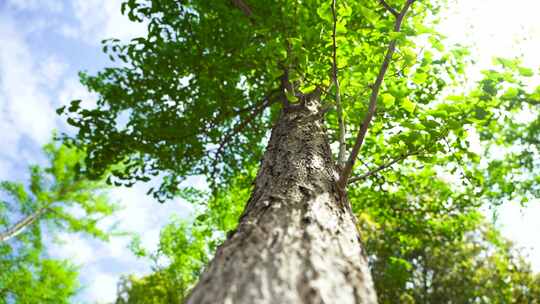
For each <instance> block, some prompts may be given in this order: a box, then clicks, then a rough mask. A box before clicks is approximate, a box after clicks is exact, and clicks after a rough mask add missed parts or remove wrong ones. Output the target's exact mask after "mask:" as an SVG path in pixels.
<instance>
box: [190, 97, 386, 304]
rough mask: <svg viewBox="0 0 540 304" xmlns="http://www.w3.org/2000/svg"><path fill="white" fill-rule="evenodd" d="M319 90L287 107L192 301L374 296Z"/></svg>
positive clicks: (345, 303) (242, 303) (345, 301)
mask: <svg viewBox="0 0 540 304" xmlns="http://www.w3.org/2000/svg"><path fill="white" fill-rule="evenodd" d="M320 107H321V106H320V102H319V101H318V97H317V98H315V97H309V96H308V97H306V103H305V107H303V108H301V109H295V110H294V111H292V110H291V111H287V110H284V111H283V112H282V114H281V117H280V119H279V121H278V122H277V124H276V126H275V127H274V129H273V130H272V136H271V138H270V141H269V143H268V147H267V151H266V152H265V155H264V160H263V162H262V165H261V168H260V170H259V172H258V175H257V178H256V181H255V188H254V190H253V193H252V194H251V198H250V199H249V201H248V203H247V205H246V208H245V210H244V214H243V215H242V217H241V218H240V223H239V225H238V228H237V230H236V231H235V232H234V233H233V234H232V235H230V236H229V237H228V239H227V240H226V241H225V242H224V243H223V245H222V246H220V247H219V249H218V250H217V252H216V254H215V257H214V259H213V260H212V261H211V262H210V264H209V265H208V267H207V269H206V271H205V272H204V273H203V275H202V276H201V277H200V279H199V282H198V284H197V285H196V286H195V288H194V289H193V291H192V293H191V295H190V297H189V299H188V301H187V303H189V304H217V303H224V304H225V303H227V304H229V303H230V304H258V303H263V304H264V303H268V304H286V303H339V304H349V303H355V304H358V303H362V304H368V303H369V304H375V303H377V299H376V295H375V291H374V287H373V283H372V279H371V274H370V272H369V269H368V265H367V260H366V257H365V255H364V254H363V251H362V247H361V244H360V238H359V234H358V230H357V228H356V220H355V217H354V215H353V214H352V212H351V210H350V206H349V202H348V200H347V198H346V195H345V194H343V193H341V192H340V191H339V190H338V187H337V178H338V173H337V171H336V168H335V165H334V162H333V160H332V156H331V151H330V146H329V144H328V139H327V135H326V131H325V129H324V127H323V122H322V120H321V115H320V113H321V112H320V110H321V109H320Z"/></svg>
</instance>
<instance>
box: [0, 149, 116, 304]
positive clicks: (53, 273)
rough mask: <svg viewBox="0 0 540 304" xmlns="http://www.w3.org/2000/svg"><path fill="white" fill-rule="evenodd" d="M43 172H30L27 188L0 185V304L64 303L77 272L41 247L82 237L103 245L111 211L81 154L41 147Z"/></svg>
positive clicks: (74, 288)
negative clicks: (60, 238)
mask: <svg viewBox="0 0 540 304" xmlns="http://www.w3.org/2000/svg"><path fill="white" fill-rule="evenodd" d="M44 152H45V154H46V155H47V158H48V160H49V162H50V163H49V165H48V166H47V167H45V168H43V167H40V166H36V165H34V166H31V167H30V170H29V171H30V172H29V173H30V181H29V185H28V187H25V185H24V184H22V183H18V182H11V181H4V182H2V183H0V189H1V190H2V192H3V194H4V195H2V201H0V236H1V238H0V303H6V304H7V303H36V304H37V303H70V299H71V297H72V296H74V295H75V294H76V292H77V291H78V289H79V283H78V279H77V274H78V273H77V268H76V267H75V265H73V264H72V263H70V262H69V261H66V260H57V259H52V258H50V257H49V256H48V254H47V251H46V246H45V245H44V243H43V237H44V234H46V237H47V238H48V239H50V240H54V239H55V237H56V234H57V233H59V232H70V233H84V234H87V235H91V236H93V237H97V238H99V239H101V240H108V238H109V236H110V233H111V231H106V230H103V228H101V227H99V222H100V220H102V219H104V218H105V217H108V216H110V215H112V213H113V212H114V211H115V210H116V209H117V206H116V205H115V204H112V203H111V202H110V201H109V200H108V199H107V196H106V193H105V189H106V184H105V183H104V181H90V180H88V179H87V178H86V177H85V176H84V175H81V174H80V171H81V170H84V162H83V159H84V152H82V151H80V150H77V149H74V148H68V147H66V146H64V145H59V144H57V143H49V144H47V145H46V146H45V147H44Z"/></svg>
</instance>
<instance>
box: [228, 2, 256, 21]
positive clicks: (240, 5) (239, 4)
mask: <svg viewBox="0 0 540 304" xmlns="http://www.w3.org/2000/svg"><path fill="white" fill-rule="evenodd" d="M231 2H232V4H233V5H234V6H236V7H237V8H238V9H239V10H241V11H242V12H243V13H244V15H246V17H248V18H251V16H253V11H252V10H251V8H250V7H249V6H248V5H247V4H246V3H245V2H244V1H243V0H231Z"/></svg>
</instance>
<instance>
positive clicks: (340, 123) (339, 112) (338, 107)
mask: <svg viewBox="0 0 540 304" xmlns="http://www.w3.org/2000/svg"><path fill="white" fill-rule="evenodd" d="M332 16H333V19H334V28H333V29H332V78H333V80H334V86H335V88H336V111H337V119H338V126H339V129H338V136H339V152H338V158H337V163H338V165H339V167H340V168H342V167H343V166H344V165H345V153H346V150H345V149H346V147H345V121H344V119H343V107H342V106H341V93H340V88H339V80H338V76H337V55H336V53H337V46H336V27H337V15H336V0H332Z"/></svg>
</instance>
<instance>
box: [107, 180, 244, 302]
mask: <svg viewBox="0 0 540 304" xmlns="http://www.w3.org/2000/svg"><path fill="white" fill-rule="evenodd" d="M251 172H252V174H253V170H251ZM252 178H253V175H246V176H239V177H236V178H235V179H233V182H232V184H231V185H230V186H227V187H223V188H220V191H218V192H217V193H219V195H218V196H212V197H211V198H210V197H208V195H205V194H203V193H196V192H191V195H189V196H188V197H187V198H188V199H190V200H192V201H193V203H195V204H197V205H199V206H200V207H202V210H199V212H198V213H197V214H196V217H195V219H194V220H193V221H186V220H185V219H184V220H182V219H176V220H174V221H172V222H171V223H168V224H167V225H166V226H165V227H164V228H163V229H162V231H161V235H160V242H159V248H158V250H157V252H153V253H148V252H147V251H146V250H144V248H142V247H141V246H140V244H138V242H137V241H135V243H134V244H133V246H132V251H133V252H134V253H136V254H138V255H139V256H141V257H144V258H147V259H149V260H150V261H151V262H152V263H153V265H154V272H153V273H151V274H150V275H147V276H145V277H142V278H137V277H135V276H133V275H129V276H124V277H123V278H122V280H121V281H120V284H119V288H118V297H117V301H116V303H117V304H130V303H141V304H146V303H148V304H150V303H156V304H157V303H182V302H183V301H184V300H185V299H186V297H187V295H188V294H189V291H190V289H191V288H192V287H193V285H194V284H195V283H196V282H197V279H198V277H199V275H200V273H201V270H202V269H203V268H204V266H205V265H206V263H207V262H208V261H209V258H210V257H211V256H212V255H213V253H214V252H215V250H216V249H217V246H218V244H220V243H221V242H222V241H223V240H224V239H225V237H226V235H227V234H228V233H229V232H230V231H231V230H234V229H235V227H236V225H237V223H238V218H239V217H240V214H241V212H242V210H243V207H244V203H245V202H246V201H247V199H248V196H249V194H250V186H249V183H250V181H251V180H252ZM206 202H209V203H208V204H207V203H206Z"/></svg>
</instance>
